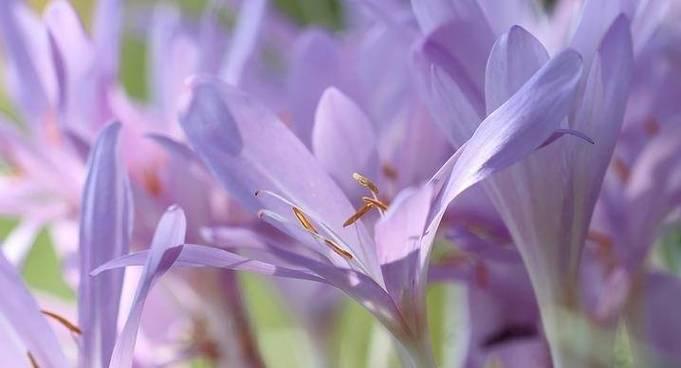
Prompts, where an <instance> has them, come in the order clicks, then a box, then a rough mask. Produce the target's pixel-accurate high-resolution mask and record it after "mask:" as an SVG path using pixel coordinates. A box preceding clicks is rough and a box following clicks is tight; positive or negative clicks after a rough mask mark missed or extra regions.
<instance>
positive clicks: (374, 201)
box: [362, 197, 388, 211]
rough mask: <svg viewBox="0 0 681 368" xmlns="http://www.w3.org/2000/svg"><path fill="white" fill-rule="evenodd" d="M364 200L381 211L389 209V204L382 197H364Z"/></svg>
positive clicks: (366, 203)
mask: <svg viewBox="0 0 681 368" xmlns="http://www.w3.org/2000/svg"><path fill="white" fill-rule="evenodd" d="M362 201H363V202H364V204H365V205H367V206H371V207H373V208H377V209H379V210H381V211H387V210H388V205H387V204H385V203H383V201H381V200H380V199H375V198H371V197H362Z"/></svg>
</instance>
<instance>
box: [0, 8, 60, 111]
mask: <svg viewBox="0 0 681 368" xmlns="http://www.w3.org/2000/svg"><path fill="white" fill-rule="evenodd" d="M0 37H2V39H3V41H4V46H5V52H6V54H7V56H8V61H9V66H10V67H11V69H10V73H12V74H10V78H9V79H10V81H9V82H10V83H12V87H11V88H10V92H12V93H15V94H16V95H15V96H13V97H14V98H15V99H16V100H17V101H16V102H17V103H18V104H19V105H20V107H21V108H22V109H23V112H24V114H25V115H26V116H25V117H26V118H27V120H28V122H29V123H35V122H39V121H40V119H41V118H42V117H43V116H44V114H45V113H46V111H47V110H48V109H49V107H50V103H51V98H54V93H55V91H54V88H55V83H56V81H55V74H54V69H53V67H52V65H51V61H52V59H51V58H50V48H49V41H48V37H47V34H46V33H45V29H44V26H43V24H42V23H41V22H40V20H39V19H37V17H36V16H35V15H34V14H32V13H31V11H30V10H29V8H28V7H27V6H26V5H25V4H24V3H23V2H20V1H17V0H7V1H2V2H0Z"/></svg>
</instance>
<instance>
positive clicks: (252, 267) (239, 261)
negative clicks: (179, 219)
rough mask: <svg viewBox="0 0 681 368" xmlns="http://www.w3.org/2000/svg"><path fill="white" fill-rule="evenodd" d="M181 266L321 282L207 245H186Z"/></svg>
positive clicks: (121, 261)
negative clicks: (221, 269) (213, 268)
mask: <svg viewBox="0 0 681 368" xmlns="http://www.w3.org/2000/svg"><path fill="white" fill-rule="evenodd" d="M148 257H149V251H141V252H135V253H131V254H128V255H125V256H122V257H119V258H116V259H113V260H111V261H109V262H107V263H106V264H104V265H102V266H100V267H98V268H97V269H95V270H94V271H92V275H94V276H96V275H99V274H100V273H102V272H104V271H108V270H114V269H117V268H122V267H128V266H142V265H144V262H145V260H146V259H147V258H148ZM175 265H176V266H178V267H215V268H225V269H230V270H236V271H248V272H253V273H258V274H261V275H266V276H276V277H286V278H292V279H300V280H309V281H318V282H319V281H321V280H322V279H320V278H319V277H318V276H316V275H315V274H314V273H312V272H309V271H301V270H296V269H292V268H286V267H280V266H275V265H272V264H269V263H265V262H260V261H255V260H252V259H248V258H245V257H242V256H240V255H238V254H234V253H231V252H228V251H226V250H224V249H218V248H213V247H207V246H203V245H194V244H185V245H183V246H182V250H181V251H180V255H179V256H178V258H177V260H176V263H175Z"/></svg>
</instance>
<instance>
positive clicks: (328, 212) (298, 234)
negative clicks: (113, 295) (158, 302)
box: [102, 52, 581, 367]
mask: <svg viewBox="0 0 681 368" xmlns="http://www.w3.org/2000/svg"><path fill="white" fill-rule="evenodd" d="M580 76H581V60H580V58H579V56H578V55H577V54H575V53H574V52H564V53H562V54H560V55H558V56H557V57H555V58H554V59H552V60H551V61H550V62H549V63H547V64H546V65H545V66H544V67H543V68H541V69H540V70H539V71H538V72H537V73H536V74H535V75H534V76H533V78H531V79H530V80H529V81H528V83H527V84H526V85H524V86H523V88H521V89H520V91H519V92H518V93H516V94H515V95H513V96H512V97H511V98H510V99H509V100H508V101H507V102H506V103H504V104H503V105H502V106H501V107H500V108H499V109H498V110H497V111H495V113H493V114H491V115H490V117H489V118H488V119H487V120H486V121H485V122H483V123H482V124H481V126H480V129H479V130H478V131H477V133H476V134H475V135H474V136H473V138H472V139H471V140H470V141H468V143H467V144H466V146H465V148H462V149H461V150H459V151H458V152H457V153H456V154H455V155H454V156H453V157H452V158H451V159H450V160H449V161H448V163H447V164H445V166H444V167H443V169H441V170H440V172H438V173H437V174H436V175H435V176H434V178H433V179H431V181H430V182H429V183H427V184H426V185H424V186H422V187H420V188H419V189H412V190H407V191H404V192H403V193H402V194H400V195H399V196H398V197H397V198H396V199H395V201H394V202H393V204H392V205H391V208H390V209H386V208H385V207H384V206H385V204H384V203H382V202H381V200H380V198H379V197H378V194H379V193H380V192H379V189H378V188H377V187H376V186H375V184H374V183H373V182H371V181H370V180H369V179H368V178H366V177H363V176H361V175H359V174H358V175H355V177H356V179H357V181H358V183H359V184H360V185H361V186H363V187H365V188H366V189H367V190H368V192H369V194H371V195H372V197H368V199H366V200H365V203H372V206H375V207H374V208H377V209H379V210H387V211H386V214H385V218H384V219H383V220H382V221H380V222H379V223H378V224H377V225H376V227H375V229H374V231H373V236H372V232H371V231H369V230H368V229H367V228H366V227H365V226H364V223H363V222H362V220H361V217H362V210H360V211H359V212H357V211H355V210H354V209H353V206H352V205H351V204H350V202H349V200H348V199H347V197H346V196H345V194H344V193H343V192H342V191H341V189H340V188H339V187H338V185H337V184H335V183H334V182H333V181H332V180H331V178H330V177H329V176H328V174H326V173H325V172H324V170H323V169H322V168H321V167H320V164H319V163H318V162H317V161H316V159H315V158H314V157H313V156H312V155H311V154H310V153H309V151H308V150H307V149H306V148H305V147H304V145H303V144H302V143H301V142H300V141H299V140H298V139H297V138H296V137H295V136H294V135H293V134H292V133H291V132H290V131H289V130H288V128H286V126H285V125H283V124H282V123H281V122H280V121H279V120H278V119H277V118H276V116H274V115H273V114H272V113H270V112H268V111H267V110H266V109H265V108H264V107H262V106H261V105H259V104H258V103H257V102H256V101H255V100H253V99H252V98H251V97H249V96H248V95H245V94H243V93H242V92H240V91H238V90H235V89H233V88H230V87H228V86H226V85H224V84H222V83H221V82H219V81H217V80H214V79H210V78H207V79H206V78H200V79H197V80H195V81H194V82H193V86H192V94H191V96H189V100H188V102H187V105H186V108H185V110H184V112H183V113H182V116H181V122H182V125H183V128H184V129H185V132H186V134H187V137H188V139H189V141H190V143H191V144H192V146H193V147H194V149H195V150H196V151H197V153H198V154H199V155H200V156H201V157H202V159H203V160H204V161H205V162H206V164H207V165H208V166H209V167H210V168H211V170H212V172H213V173H214V174H215V175H216V177H217V178H218V180H220V182H221V183H222V184H223V185H224V186H225V187H226V188H227V189H228V190H229V191H230V193H232V194H233V195H234V196H235V197H236V198H237V199H239V200H241V201H242V203H243V204H244V206H246V207H247V208H250V209H252V210H258V211H259V214H260V216H261V218H263V219H265V220H266V221H268V222H270V223H271V224H272V225H274V226H275V227H277V228H278V229H280V230H281V231H283V232H285V233H287V234H289V235H290V236H292V237H293V238H295V239H297V240H298V241H299V242H300V243H301V244H303V245H304V247H299V248H298V249H285V248H282V247H280V246H278V245H277V244H276V243H275V244H268V248H267V249H265V250H264V251H265V253H268V254H269V255H270V256H271V257H270V258H269V260H268V262H264V261H259V260H249V259H247V258H244V257H242V256H239V255H236V254H233V253H230V252H227V251H222V250H217V249H213V248H207V247H203V246H197V245H185V246H184V248H183V250H182V252H181V253H180V256H179V258H178V264H180V265H188V266H218V267H225V268H232V269H237V270H238V269H241V270H247V271H253V272H259V273H264V274H270V275H275V276H282V277H291V278H298V279H306V280H312V281H318V282H323V283H327V284H330V285H333V286H335V287H337V288H339V289H341V290H343V291H345V292H346V293H347V294H348V295H350V296H351V297H353V298H354V299H355V300H357V301H358V302H359V303H361V304H362V305H363V306H364V307H365V308H367V309H368V310H369V311H370V312H372V313H373V314H374V315H375V316H376V318H377V319H378V320H379V321H381V322H382V323H383V324H384V325H385V327H386V328H387V329H388V330H389V331H390V332H391V333H392V334H393V336H394V337H395V338H396V340H397V341H398V342H399V345H398V346H399V347H400V351H401V352H402V354H401V355H402V357H403V361H404V364H405V366H412V367H424V366H433V364H434V362H433V358H432V356H431V353H430V347H429V342H428V341H429V338H428V334H427V327H426V316H425V306H424V303H425V297H424V295H425V294H424V293H425V287H426V281H427V278H426V275H427V269H428V263H429V262H428V259H429V255H430V249H431V245H432V240H433V238H434V236H435V233H436V232H437V227H438V224H439V222H440V220H441V218H442V216H443V214H444V211H445V210H446V207H447V205H448V204H449V203H450V202H451V201H452V200H454V198H456V197H457V196H458V195H459V194H460V193H462V192H463V191H465V190H466V189H467V188H469V187H471V186H472V185H475V184H476V183H478V182H479V181H481V180H483V179H485V178H486V177H488V176H490V175H491V174H493V173H494V172H497V171H499V170H501V169H503V168H505V167H507V166H509V165H511V164H512V163H514V162H516V161H518V160H521V159H522V158H524V157H525V156H526V155H528V154H530V153H531V152H533V151H534V150H535V149H537V148H539V147H540V146H541V145H543V144H544V143H546V141H547V140H549V138H550V137H551V136H552V135H553V134H555V133H556V131H557V129H558V123H559V122H560V121H561V120H562V119H563V118H564V117H565V114H566V113H567V111H568V109H569V107H570V106H571V105H572V100H573V98H574V93H575V89H576V86H577V81H578V80H579V77H580ZM548 107H554V108H555V109H554V110H552V111H551V113H550V114H548V113H547V112H548V111H549V110H547V108H548ZM502 128H503V129H502ZM528 131H532V132H534V133H533V134H529V135H528V134H526V133H527V132H528ZM489 142H498V144H491V145H488V144H487V143H489ZM431 202H432V205H431ZM344 223H345V225H346V227H344V226H343V224H344ZM349 225H351V227H347V226H349ZM266 241H267V240H266ZM144 257H145V254H144V253H138V254H134V255H131V256H129V257H124V258H121V259H118V260H114V261H112V262H111V263H109V264H108V265H106V266H104V267H103V268H102V269H108V268H113V267H120V266H124V265H128V264H135V263H138V262H140V261H141V260H143V259H144ZM260 259H262V258H260ZM271 259H276V260H277V261H276V262H275V261H272V260H271Z"/></svg>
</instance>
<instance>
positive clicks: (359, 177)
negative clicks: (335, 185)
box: [352, 173, 378, 195]
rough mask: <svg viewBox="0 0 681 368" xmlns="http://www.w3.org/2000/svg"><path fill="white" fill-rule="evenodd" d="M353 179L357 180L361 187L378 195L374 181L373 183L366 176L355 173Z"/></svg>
mask: <svg viewBox="0 0 681 368" xmlns="http://www.w3.org/2000/svg"><path fill="white" fill-rule="evenodd" d="M352 178H353V179H355V181H357V183H359V185H361V186H363V187H365V188H367V189H369V191H370V192H371V193H373V194H374V195H378V187H377V186H376V184H374V182H373V181H371V180H370V179H369V178H367V177H366V176H364V175H362V174H359V173H354V174H352Z"/></svg>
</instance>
